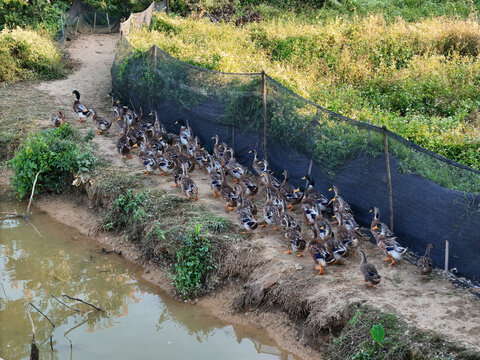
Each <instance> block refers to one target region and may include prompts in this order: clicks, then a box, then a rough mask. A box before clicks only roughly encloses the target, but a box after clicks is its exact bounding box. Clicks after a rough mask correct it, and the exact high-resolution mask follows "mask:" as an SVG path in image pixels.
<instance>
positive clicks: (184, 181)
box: [180, 164, 198, 201]
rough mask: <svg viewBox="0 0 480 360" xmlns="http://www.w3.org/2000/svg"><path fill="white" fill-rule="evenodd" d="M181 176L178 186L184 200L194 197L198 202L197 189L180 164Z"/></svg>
mask: <svg viewBox="0 0 480 360" xmlns="http://www.w3.org/2000/svg"><path fill="white" fill-rule="evenodd" d="M181 166H182V176H181V177H180V184H181V185H182V191H183V193H184V194H185V198H186V199H190V198H192V197H193V196H195V201H198V187H197V185H196V184H195V182H194V181H193V180H192V178H191V177H190V176H188V174H187V166H186V165H185V164H182V165H181Z"/></svg>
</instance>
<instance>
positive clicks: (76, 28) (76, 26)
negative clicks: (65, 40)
mask: <svg viewBox="0 0 480 360" xmlns="http://www.w3.org/2000/svg"><path fill="white" fill-rule="evenodd" d="M80 16H81V15H78V18H77V25H75V37H77V31H78V22H79V21H80Z"/></svg>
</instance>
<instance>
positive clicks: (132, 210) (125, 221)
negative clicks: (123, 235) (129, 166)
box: [103, 189, 148, 231]
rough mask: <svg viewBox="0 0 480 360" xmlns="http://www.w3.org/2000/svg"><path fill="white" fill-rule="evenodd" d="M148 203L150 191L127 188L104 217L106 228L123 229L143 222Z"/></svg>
mask: <svg viewBox="0 0 480 360" xmlns="http://www.w3.org/2000/svg"><path fill="white" fill-rule="evenodd" d="M147 205H148V192H134V191H132V190H131V189H127V190H126V192H125V194H123V195H120V196H119V197H118V198H117V199H116V200H115V201H114V202H113V206H112V208H111V209H110V210H109V212H108V213H107V215H106V216H105V218H104V222H103V227H104V229H105V230H115V231H121V230H125V229H127V228H129V227H131V226H133V225H135V224H140V223H142V222H143V220H144V217H145V215H146V213H147V212H146V210H145V207H147Z"/></svg>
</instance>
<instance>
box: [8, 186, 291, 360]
mask: <svg viewBox="0 0 480 360" xmlns="http://www.w3.org/2000/svg"><path fill="white" fill-rule="evenodd" d="M5 212H10V213H11V212H18V213H24V212H25V208H24V204H20V203H18V202H16V201H14V200H11V199H8V198H7V197H6V196H5V195H2V194H0V218H1V217H3V216H4V215H5V214H4V213H5ZM141 274H142V269H141V268H140V267H137V266H135V265H133V264H131V263H130V262H128V261H126V260H124V259H123V258H121V257H119V256H118V255H116V254H109V255H106V254H103V253H102V252H101V245H100V244H98V243H97V242H96V241H94V240H92V239H89V238H87V237H85V236H82V235H80V234H79V233H78V231H76V230H75V229H73V228H70V227H68V226H65V225H63V224H60V223H58V222H56V221H55V220H54V219H52V218H50V217H49V216H48V215H47V214H45V213H43V212H41V211H39V210H37V209H35V208H34V209H33V215H32V216H31V221H30V223H29V222H27V221H25V220H24V219H22V218H17V219H6V220H0V283H1V285H0V358H3V359H5V360H10V359H28V358H29V355H30V342H31V338H32V335H31V334H32V327H31V324H30V320H29V318H28V315H27V311H26V310H25V307H24V305H23V304H25V305H26V307H27V308H28V309H29V310H30V314H31V316H32V319H33V322H34V325H35V332H36V337H35V340H36V344H37V346H38V347H39V349H40V358H41V359H77V360H79V359H116V360H118V359H189V360H191V359H196V360H201V359H209V360H215V359H228V360H234V359H292V360H293V359H296V357H295V356H293V355H292V354H289V353H287V352H286V351H283V350H282V349H280V348H279V347H278V346H277V344H276V343H275V342H274V341H273V340H272V339H271V338H269V337H267V336H265V335H264V332H263V331H262V330H259V329H257V328H254V327H248V326H236V325H231V324H227V323H224V322H222V321H219V320H218V319H217V318H215V317H213V316H212V315H210V314H209V313H208V312H206V311H205V310H204V309H202V308H201V307H197V306H194V305H190V304H184V303H182V302H179V301H178V300H175V299H172V298H170V297H168V296H167V295H166V294H164V293H163V292H162V291H161V290H160V289H159V288H157V287H155V286H153V285H151V284H150V283H148V282H146V281H145V280H143V279H142V278H141ZM64 294H65V295H69V296H71V297H75V298H80V299H82V300H84V301H87V302H89V303H91V304H94V305H96V306H98V307H100V308H102V309H104V310H105V311H97V310H95V309H93V308H92V307H90V306H88V305H84V304H81V303H79V302H77V301H73V300H70V299H68V298H67V297H65V296H62V295H64ZM52 295H53V296H55V297H56V298H57V299H58V300H60V301H62V302H63V303H65V304H67V305H68V306H70V307H72V308H75V309H78V310H79V311H74V310H72V309H69V308H68V307H66V306H64V305H63V304H61V303H60V302H59V301H57V300H56V299H55V298H53V297H52ZM30 303H31V304H33V305H35V306H36V307H37V308H38V309H39V310H40V311H42V312H43V313H44V314H45V315H46V316H47V317H48V318H49V319H50V320H51V321H52V323H53V324H54V325H55V327H53V326H52V325H51V324H50V323H49V321H48V320H47V319H46V318H45V317H44V316H42V315H41V314H40V313H39V312H38V311H36V310H35V309H34V308H33V307H32V306H31V305H30ZM50 336H51V337H52V341H51V344H50ZM67 337H68V338H70V339H71V342H72V348H71V347H70V342H69V340H68V339H67ZM51 345H52V346H53V351H52V350H51Z"/></svg>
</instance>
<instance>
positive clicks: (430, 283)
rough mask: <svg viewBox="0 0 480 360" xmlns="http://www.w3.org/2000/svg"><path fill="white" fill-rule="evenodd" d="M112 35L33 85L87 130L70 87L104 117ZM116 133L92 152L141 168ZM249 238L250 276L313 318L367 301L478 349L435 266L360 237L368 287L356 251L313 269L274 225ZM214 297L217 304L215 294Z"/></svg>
mask: <svg viewBox="0 0 480 360" xmlns="http://www.w3.org/2000/svg"><path fill="white" fill-rule="evenodd" d="M115 41H116V36H114V35H111V36H110V35H90V36H84V37H81V38H80V39H78V40H75V41H74V42H72V43H71V44H69V48H68V51H69V53H70V55H71V57H72V58H73V59H77V60H80V61H81V66H80V68H79V69H78V70H77V71H76V72H74V73H73V74H72V75H71V76H69V77H68V78H67V79H64V80H60V81H53V82H47V83H43V84H40V85H38V86H37V89H38V90H40V91H41V92H44V93H46V94H48V95H49V96H52V97H54V98H55V104H52V109H53V106H56V107H63V108H64V109H66V112H67V116H68V119H69V120H70V121H71V122H72V123H73V124H74V125H75V126H78V127H79V128H80V129H83V130H85V131H86V130H87V129H94V126H93V124H92V123H91V122H90V121H87V122H84V123H83V124H77V121H76V119H75V117H74V114H73V111H72V110H71V104H72V98H71V96H70V93H71V91H72V90H73V89H77V90H79V91H80V93H81V94H82V101H83V102H84V103H85V104H87V105H89V106H91V105H93V106H94V107H96V108H97V110H99V112H100V113H101V114H102V115H109V116H110V109H109V99H108V98H107V97H106V94H107V93H108V92H109V90H110V86H111V85H110V84H111V81H110V65H111V63H112V61H113V57H114V44H115ZM40 95H41V94H40ZM37 96H38V95H37ZM110 118H111V116H110ZM212 135H213V134H212ZM117 137H118V126H117V125H116V124H114V125H113V126H112V129H110V131H109V132H108V133H107V134H106V135H104V136H96V137H95V138H94V142H95V144H96V146H97V150H98V153H99V154H100V156H101V157H103V158H105V159H107V160H109V161H110V163H111V166H112V167H114V168H118V169H120V170H123V171H130V172H137V173H141V172H142V171H143V167H142V166H141V164H140V162H139V160H138V157H137V156H136V155H135V156H134V158H133V159H131V160H121V159H120V158H119V156H118V154H117V152H116V145H115V144H116V139H117ZM192 178H193V179H194V181H195V182H196V183H197V184H198V186H199V194H200V196H199V197H200V199H199V203H201V204H204V205H205V206H206V207H208V208H209V209H210V210H211V211H213V212H215V213H217V214H219V215H221V216H226V217H229V218H230V219H231V220H232V221H234V222H237V219H236V216H235V214H232V213H230V214H226V213H225V206H224V203H223V202H222V201H221V200H218V199H215V198H214V197H213V195H212V192H211V189H210V188H209V186H208V181H207V175H206V174H205V172H203V171H198V170H196V171H194V172H193V173H192ZM151 181H152V185H153V186H157V187H160V188H163V189H166V190H167V191H169V192H171V193H176V194H178V195H180V192H179V190H178V189H176V188H173V187H172V186H171V185H172V179H171V178H170V177H162V176H160V175H159V174H154V175H152V176H151ZM262 198H263V192H261V193H260V194H259V195H258V196H257V202H258V205H259V206H262V201H261V199H262ZM51 201H54V200H50V203H49V201H48V200H47V201H45V200H44V201H39V202H37V205H39V206H40V207H42V208H44V209H45V210H47V211H49V212H50V213H52V215H53V216H55V217H57V218H59V219H60V220H61V221H64V222H66V223H68V224H70V225H73V226H76V227H78V228H82V227H83V228H85V227H87V226H88V225H89V224H90V222H88V223H84V224H82V223H81V221H80V224H79V223H78V221H76V222H72V221H71V220H69V218H70V219H71V217H77V210H76V209H74V208H68V205H66V206H60V204H55V203H52V202H51ZM347 201H348V199H347ZM60 209H61V210H60ZM295 216H296V217H297V219H298V220H300V221H301V214H300V212H299V211H298V210H297V211H295ZM260 218H262V216H260ZM92 221H93V220H92ZM302 223H303V221H302ZM304 235H305V237H306V238H307V239H309V238H310V236H311V235H310V234H308V233H306V232H305V234H304ZM251 242H252V243H253V245H257V246H258V247H259V248H260V249H261V251H260V252H259V254H258V256H261V257H262V258H263V259H264V265H263V266H261V267H259V268H257V269H255V271H254V272H253V275H252V277H251V278H250V280H249V282H250V283H252V282H255V281H257V280H258V279H260V278H262V277H265V276H268V275H270V274H272V275H275V276H277V275H278V277H279V279H280V282H291V283H292V284H298V285H302V289H303V290H302V292H303V294H302V296H303V297H304V298H305V299H308V300H309V301H310V302H311V303H313V304H318V306H315V309H316V311H317V313H316V314H315V316H317V317H322V316H323V317H325V318H327V317H329V316H330V315H331V314H334V313H335V311H337V309H341V308H343V307H344V306H345V304H348V303H352V302H357V303H368V304H370V305H372V306H374V307H377V308H380V309H382V310H384V311H387V312H394V313H397V314H398V315H400V317H402V318H404V319H405V320H406V321H407V322H409V323H410V324H413V325H416V326H417V327H419V328H421V329H426V330H434V331H436V332H438V333H440V334H443V335H445V336H447V338H449V339H451V340H456V341H459V342H460V343H463V344H465V345H467V346H469V347H472V348H475V349H478V350H480V301H479V300H478V299H477V298H476V296H475V295H473V294H471V293H469V292H468V291H466V290H463V289H460V288H458V287H456V286H454V285H452V284H451V283H450V282H449V281H448V280H447V279H445V278H444V277H443V276H442V273H441V272H440V271H437V272H435V273H434V275H433V278H432V279H431V280H424V281H422V280H421V279H420V276H419V274H418V269H417V268H416V267H415V266H413V265H411V264H410V263H408V262H407V261H401V262H400V263H399V264H398V265H397V266H394V267H389V266H387V265H386V264H385V263H384V262H383V261H382V258H383V256H382V254H381V253H380V252H379V251H377V250H375V248H374V246H373V245H372V244H371V243H369V242H362V243H361V244H360V246H361V248H362V249H364V250H365V252H366V254H367V256H368V258H369V260H370V262H372V263H373V264H375V265H376V266H377V268H378V269H379V272H380V274H381V275H382V277H383V280H382V282H381V284H380V285H379V286H377V287H375V288H367V287H366V286H365V285H364V284H363V283H362V282H361V281H360V280H361V276H360V273H359V271H358V264H359V257H358V256H357V255H352V256H351V257H350V258H349V259H347V261H346V263H345V265H338V266H336V265H335V266H331V267H329V268H328V269H327V274H326V275H324V276H317V275H316V271H315V270H314V264H313V261H312V259H311V258H310V256H305V257H303V258H296V257H295V256H290V255H286V254H284V253H283V252H282V251H283V250H285V243H284V240H283V237H282V234H280V233H279V232H278V231H276V232H274V231H271V230H265V229H260V228H259V229H258V230H256V231H255V233H254V234H253V236H252V239H251ZM209 302H210V303H211V302H212V299H207V300H206V301H205V303H206V304H207V305H208V304H209ZM213 302H214V303H215V300H214V299H213ZM224 302H225V301H224ZM210 307H212V308H215V307H214V306H210ZM214 312H215V309H214ZM216 313H217V314H218V315H221V316H222V314H223V317H226V316H227V313H229V312H228V310H226V309H225V308H224V307H217V308H216ZM257 320H261V319H257ZM263 320H264V322H263V325H265V326H267V327H268V326H269V325H275V321H274V320H273V319H271V320H268V316H265V317H264V318H263ZM252 321H256V320H252ZM279 337H280V338H281V337H282V336H281V335H277V336H276V338H277V340H278V338H279Z"/></svg>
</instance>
